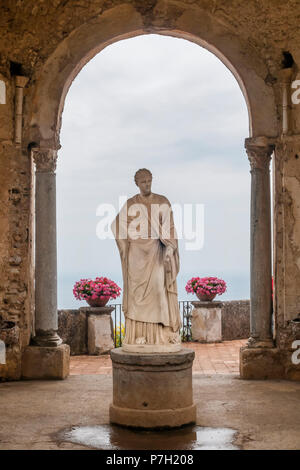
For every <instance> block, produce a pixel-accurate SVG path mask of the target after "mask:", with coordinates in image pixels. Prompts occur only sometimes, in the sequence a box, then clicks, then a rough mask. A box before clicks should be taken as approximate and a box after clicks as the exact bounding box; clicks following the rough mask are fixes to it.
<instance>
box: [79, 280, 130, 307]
mask: <svg viewBox="0 0 300 470" xmlns="http://www.w3.org/2000/svg"><path fill="white" fill-rule="evenodd" d="M73 294H74V297H75V298H76V299H77V300H86V301H87V303H88V304H89V305H91V306H97V307H103V306H104V305H105V304H106V303H107V302H108V301H109V299H111V298H112V299H116V298H117V297H119V296H120V294H121V288H120V287H119V286H118V285H117V284H116V283H115V282H114V281H112V280H111V279H108V278H107V277H96V279H95V280H92V279H80V281H77V282H75V284H74V287H73Z"/></svg>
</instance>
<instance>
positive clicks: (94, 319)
mask: <svg viewBox="0 0 300 470" xmlns="http://www.w3.org/2000/svg"><path fill="white" fill-rule="evenodd" d="M114 309H115V307H82V308H80V311H82V312H85V313H86V315H87V330H88V353H89V355H93V356H100V355H101V354H107V353H108V352H109V351H110V350H111V349H113V348H114V330H113V321H112V318H111V312H113V310H114Z"/></svg>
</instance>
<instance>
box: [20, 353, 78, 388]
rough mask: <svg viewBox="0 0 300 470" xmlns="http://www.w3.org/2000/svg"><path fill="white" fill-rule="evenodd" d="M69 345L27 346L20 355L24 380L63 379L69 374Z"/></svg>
mask: <svg viewBox="0 0 300 470" xmlns="http://www.w3.org/2000/svg"><path fill="white" fill-rule="evenodd" d="M69 367H70V347H69V346H68V345H67V344H61V345H60V346H58V347H57V348H54V347H40V346H27V347H26V348H25V350H24V353H23V356H22V378H23V379H25V380H30V379H31V380H42V379H65V378H66V377H68V375H69Z"/></svg>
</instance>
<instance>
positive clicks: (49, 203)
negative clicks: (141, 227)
mask: <svg viewBox="0 0 300 470" xmlns="http://www.w3.org/2000/svg"><path fill="white" fill-rule="evenodd" d="M32 155H33V160H34V163H35V164H36V180H35V181H36V182H35V185H36V190H35V191H36V196H35V266H36V268H35V332H36V336H35V338H34V344H36V345H38V346H48V347H49V346H50V347H56V346H58V345H60V344H61V343H62V340H61V338H60V337H59V336H58V334H57V329H58V320H57V253H56V180H55V176H56V175H55V169H56V159H57V151H56V150H53V149H47V148H33V149H32Z"/></svg>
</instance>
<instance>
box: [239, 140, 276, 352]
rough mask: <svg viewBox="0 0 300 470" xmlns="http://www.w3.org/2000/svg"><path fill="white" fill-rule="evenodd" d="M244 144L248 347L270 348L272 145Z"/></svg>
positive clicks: (253, 142)
mask: <svg viewBox="0 0 300 470" xmlns="http://www.w3.org/2000/svg"><path fill="white" fill-rule="evenodd" d="M245 147H246V151H247V154H248V158H249V161H250V165H251V247H250V250H251V268H250V269H251V289H250V290H251V293H250V297H251V315H250V331H251V333H250V338H249V341H248V347H254V348H267V347H273V339H272V332H271V321H272V295H271V289H272V285H271V282H272V264H271V263H272V261H271V260H272V249H271V203H270V160H271V154H272V152H273V150H274V145H272V144H270V143H269V141H268V139H267V138H264V137H259V138H249V139H246V140H245Z"/></svg>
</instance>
